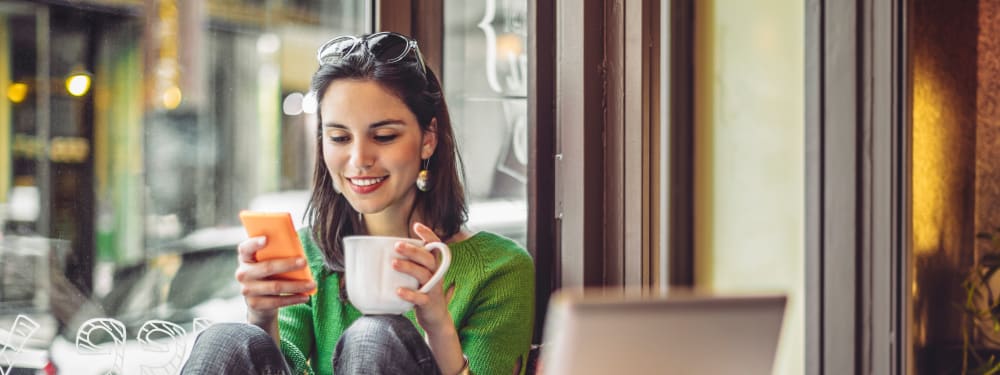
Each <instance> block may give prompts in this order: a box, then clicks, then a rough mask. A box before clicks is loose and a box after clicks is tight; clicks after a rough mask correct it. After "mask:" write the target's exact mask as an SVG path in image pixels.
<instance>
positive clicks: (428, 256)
mask: <svg viewBox="0 0 1000 375" xmlns="http://www.w3.org/2000/svg"><path fill="white" fill-rule="evenodd" d="M396 254H399V255H400V256H402V257H403V258H406V259H408V260H410V261H412V262H415V263H417V264H419V265H420V266H422V267H424V268H426V269H428V270H431V272H434V271H435V270H437V266H438V262H437V257H435V256H434V253H431V252H430V251H427V250H424V248H423V247H420V246H414V245H413V244H411V243H409V242H402V241H400V242H397V243H396Z"/></svg>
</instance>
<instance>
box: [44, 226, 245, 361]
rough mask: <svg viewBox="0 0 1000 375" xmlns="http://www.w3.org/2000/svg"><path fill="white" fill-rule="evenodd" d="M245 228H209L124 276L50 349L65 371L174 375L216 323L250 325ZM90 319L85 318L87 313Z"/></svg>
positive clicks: (163, 250) (118, 276)
mask: <svg viewBox="0 0 1000 375" xmlns="http://www.w3.org/2000/svg"><path fill="white" fill-rule="evenodd" d="M245 238H246V232H245V231H244V230H243V228H242V227H227V228H211V229H203V230H199V231H196V232H194V233H192V234H191V235H189V236H187V237H185V238H184V239H183V240H181V241H178V242H177V243H175V244H172V245H169V246H166V247H164V248H160V249H158V250H157V254H156V255H155V256H153V257H152V258H151V259H149V260H148V261H147V262H145V263H143V264H141V265H138V266H134V267H129V268H125V269H122V270H120V271H119V272H117V274H116V283H115V287H114V288H113V289H112V290H111V292H109V293H108V295H107V296H105V297H104V298H103V299H102V300H101V301H100V304H101V306H102V307H103V313H104V315H102V316H82V317H75V318H74V319H72V322H73V323H72V324H69V325H67V327H66V329H65V330H64V331H63V332H62V333H61V334H60V335H59V337H57V338H56V339H55V340H54V342H53V344H52V359H53V362H54V363H55V365H56V367H57V368H59V369H72V373H74V374H106V373H109V372H110V373H117V374H140V373H148V374H157V373H164V374H173V373H176V372H177V371H178V370H179V369H180V366H181V364H182V363H183V361H184V359H185V358H186V357H187V355H188V354H189V351H190V348H191V345H192V343H193V342H194V338H195V337H196V335H197V333H198V332H200V331H201V330H203V329H204V328H206V327H207V326H208V325H210V324H212V323H217V322H234V321H243V320H245V316H246V310H245V305H244V303H243V298H242V295H240V293H239V284H238V283H237V282H236V280H235V279H234V277H233V274H234V273H235V272H236V266H237V261H236V250H235V249H236V246H237V244H238V243H239V242H240V241H242V240H243V239H245ZM83 314H86V313H83Z"/></svg>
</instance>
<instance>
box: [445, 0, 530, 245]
mask: <svg viewBox="0 0 1000 375" xmlns="http://www.w3.org/2000/svg"><path fill="white" fill-rule="evenodd" d="M444 5H445V7H444V28H445V29H444V30H445V35H444V67H443V69H444V74H443V80H444V91H445V95H446V96H447V100H448V105H449V109H450V110H451V115H452V121H453V122H454V124H455V131H456V136H457V137H458V142H457V143H458V145H459V147H460V152H461V156H462V161H463V162H464V164H465V174H466V180H465V185H466V188H467V190H468V192H469V201H470V204H469V226H470V228H471V229H473V230H477V229H485V230H490V231H493V232H497V233H500V234H502V235H505V236H507V237H510V238H512V239H514V240H516V241H518V242H520V243H521V244H522V245H525V244H526V242H527V217H528V216H527V200H526V198H525V196H526V191H527V165H528V126H529V124H528V121H527V116H528V100H527V92H528V55H527V53H528V47H527V37H528V24H527V7H528V6H527V1H524V0H496V1H494V0H481V1H463V0H448V1H445V2H444Z"/></svg>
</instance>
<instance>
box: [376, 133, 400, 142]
mask: <svg viewBox="0 0 1000 375" xmlns="http://www.w3.org/2000/svg"><path fill="white" fill-rule="evenodd" d="M397 136H398V135H396V134H386V135H376V136H375V140H376V141H378V142H382V143H385V142H391V141H392V140H393V139H396V137H397Z"/></svg>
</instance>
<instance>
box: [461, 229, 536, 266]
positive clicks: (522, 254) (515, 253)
mask: <svg viewBox="0 0 1000 375" xmlns="http://www.w3.org/2000/svg"><path fill="white" fill-rule="evenodd" d="M448 246H449V247H450V248H451V249H452V253H458V252H461V253H463V255H464V256H468V257H470V258H475V259H477V260H479V261H481V262H483V263H484V264H492V265H515V266H517V265H525V264H528V265H531V264H534V261H533V260H532V258H531V255H530V254H528V251H527V250H525V249H524V247H523V246H521V245H520V244H518V243H517V242H516V241H514V240H512V239H510V238H507V237H504V236H502V235H499V234H496V233H493V232H488V231H479V232H476V233H474V234H472V235H470V236H468V237H467V238H465V239H463V240H460V241H457V242H455V243H452V244H449V245H448Z"/></svg>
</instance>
